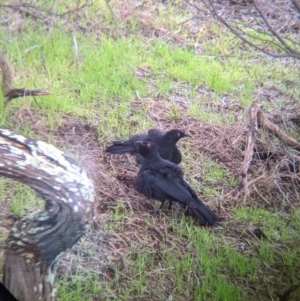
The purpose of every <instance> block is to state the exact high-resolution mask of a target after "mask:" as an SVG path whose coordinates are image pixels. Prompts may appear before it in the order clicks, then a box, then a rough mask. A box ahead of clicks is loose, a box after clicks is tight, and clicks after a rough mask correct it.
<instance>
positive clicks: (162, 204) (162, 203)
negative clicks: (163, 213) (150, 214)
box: [158, 201, 165, 210]
mask: <svg viewBox="0 0 300 301" xmlns="http://www.w3.org/2000/svg"><path fill="white" fill-rule="evenodd" d="M164 203H165V201H162V202H161V205H160V207H159V209H158V210H160V209H162V207H163V206H164Z"/></svg>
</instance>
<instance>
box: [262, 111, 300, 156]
mask: <svg viewBox="0 0 300 301" xmlns="http://www.w3.org/2000/svg"><path fill="white" fill-rule="evenodd" d="M258 120H259V125H260V126H263V127H265V128H266V129H268V130H269V131H270V132H271V133H273V134H275V135H276V136H277V137H278V138H279V139H281V140H282V141H283V142H285V143H286V144H287V145H289V146H291V147H293V148H294V149H296V150H298V151H300V143H299V142H298V141H297V140H296V139H294V138H292V137H290V136H288V135H287V134H286V133H284V132H283V131H282V130H281V129H280V127H279V126H278V125H276V124H274V123H273V122H272V121H270V120H269V119H268V118H267V117H266V116H265V115H264V113H263V111H262V110H261V109H260V110H259V111H258Z"/></svg>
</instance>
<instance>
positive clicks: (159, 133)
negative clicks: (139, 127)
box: [148, 129, 165, 140]
mask: <svg viewBox="0 0 300 301" xmlns="http://www.w3.org/2000/svg"><path fill="white" fill-rule="evenodd" d="M164 134H165V133H164V132H162V131H160V130H157V129H150V130H149V131H148V137H149V138H150V139H152V140H155V139H157V138H160V137H162V136H164Z"/></svg>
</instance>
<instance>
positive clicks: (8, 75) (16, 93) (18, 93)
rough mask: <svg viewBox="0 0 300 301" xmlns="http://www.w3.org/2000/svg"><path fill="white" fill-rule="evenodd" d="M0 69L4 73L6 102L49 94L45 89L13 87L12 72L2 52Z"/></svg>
mask: <svg viewBox="0 0 300 301" xmlns="http://www.w3.org/2000/svg"><path fill="white" fill-rule="evenodd" d="M0 68H1V71H2V93H3V96H4V97H5V100H6V101H9V100H12V99H14V98H17V97H22V96H23V97H24V96H40V95H48V94H49V92H48V91H47V90H45V89H35V90H28V89H25V88H21V89H19V88H14V87H13V85H12V77H13V75H12V70H11V68H10V65H9V63H8V61H7V60H6V58H5V56H4V54H3V53H2V52H0Z"/></svg>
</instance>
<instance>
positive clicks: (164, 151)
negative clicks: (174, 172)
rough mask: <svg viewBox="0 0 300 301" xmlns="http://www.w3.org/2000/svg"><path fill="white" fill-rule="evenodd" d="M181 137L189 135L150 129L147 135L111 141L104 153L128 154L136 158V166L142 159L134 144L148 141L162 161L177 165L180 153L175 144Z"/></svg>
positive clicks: (174, 131)
mask: <svg viewBox="0 0 300 301" xmlns="http://www.w3.org/2000/svg"><path fill="white" fill-rule="evenodd" d="M183 137H190V135H187V134H186V133H184V132H183V131H181V130H177V129H173V130H170V131H168V132H166V133H165V132H162V131H160V130H157V129H150V130H149V131H148V133H147V134H146V133H143V134H137V135H134V136H131V137H130V138H129V140H116V141H112V145H110V146H108V147H107V148H106V152H108V153H111V154H125V153H130V154H132V155H135V156H136V162H137V163H138V164H142V163H143V162H144V158H143V156H141V155H140V153H139V150H138V148H137V146H136V145H135V142H136V141H144V140H147V139H150V140H152V141H153V142H154V143H155V145H156V146H157V149H158V152H159V154H160V156H161V157H162V158H163V159H166V160H168V161H171V162H173V163H175V164H179V163H180V162H181V153H180V151H179V150H178V148H177V146H176V143H177V142H178V140H179V139H181V138H183Z"/></svg>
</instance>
